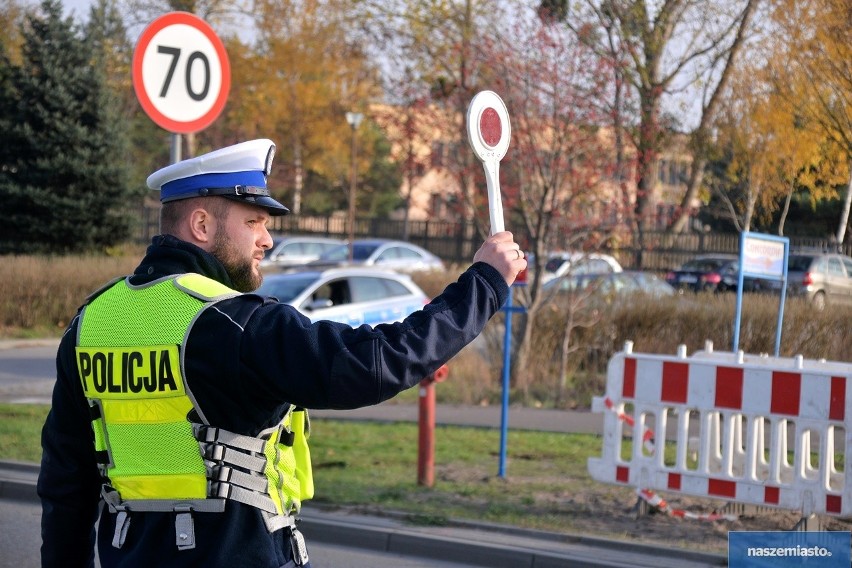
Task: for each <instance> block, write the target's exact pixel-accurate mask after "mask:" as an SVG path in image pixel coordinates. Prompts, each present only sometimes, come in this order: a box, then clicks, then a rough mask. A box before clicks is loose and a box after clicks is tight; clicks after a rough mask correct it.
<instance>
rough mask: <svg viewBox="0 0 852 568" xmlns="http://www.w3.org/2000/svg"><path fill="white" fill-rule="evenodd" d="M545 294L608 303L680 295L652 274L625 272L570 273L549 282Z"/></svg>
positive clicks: (543, 287)
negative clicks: (579, 296) (584, 296)
mask: <svg viewBox="0 0 852 568" xmlns="http://www.w3.org/2000/svg"><path fill="white" fill-rule="evenodd" d="M542 290H543V291H544V293H545V294H548V295H553V297H558V295H559V294H577V293H588V294H589V296H590V297H593V300H595V301H603V302H605V303H607V304H612V303H614V302H618V301H623V300H626V299H635V297H636V295H643V296H647V297H652V298H665V297H669V296H674V295H675V294H677V292H676V290H675V289H674V288H672V287H671V286H670V285H669V284H668V283H667V282H666V281H665V280H663V279H662V278H660V277H659V276H657V275H656V274H654V273H652V272H641V271H638V270H623V271H621V272H609V273H597V274H590V273H585V274H574V273H571V274H567V275H565V276H560V277H559V278H554V279H552V280H549V281H548V282H547V283H545V284H544V285H543V286H542Z"/></svg>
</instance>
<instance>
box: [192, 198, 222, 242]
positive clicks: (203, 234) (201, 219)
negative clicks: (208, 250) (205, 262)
mask: <svg viewBox="0 0 852 568" xmlns="http://www.w3.org/2000/svg"><path fill="white" fill-rule="evenodd" d="M188 221H189V232H190V235H191V236H192V240H193V242H194V243H195V244H197V245H198V246H200V247H201V248H204V245H205V244H209V243H211V242H213V233H214V232H215V229H216V227H215V226H214V224H215V220H214V219H213V216H212V215H211V214H210V213H209V212H208V211H207V210H206V209H204V208H203V207H198V208H196V209H193V210H192V213H190V214H189V220H188Z"/></svg>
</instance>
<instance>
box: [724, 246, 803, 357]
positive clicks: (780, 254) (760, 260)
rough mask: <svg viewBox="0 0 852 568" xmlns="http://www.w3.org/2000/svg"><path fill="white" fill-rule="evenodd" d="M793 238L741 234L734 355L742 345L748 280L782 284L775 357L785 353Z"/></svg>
mask: <svg viewBox="0 0 852 568" xmlns="http://www.w3.org/2000/svg"><path fill="white" fill-rule="evenodd" d="M789 255H790V239H788V238H787V237H776V236H773V235H762V234H760V233H750V232H748V231H745V232H743V233H741V234H740V262H739V276H738V280H737V312H736V318H735V319H736V321H735V322H734V346H733V350H734V352H737V351H738V350H739V346H740V321H741V316H742V307H743V284H744V282H745V279H746V277H749V278H755V279H762V280H768V281H775V282H780V284H781V285H780V288H781V300H780V303H779V304H778V324H777V329H776V331H775V356H776V357H778V355H779V352H780V351H781V325H782V323H783V322H784V302H785V300H786V298H787V258H788V257H789Z"/></svg>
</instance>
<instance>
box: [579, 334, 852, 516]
mask: <svg viewBox="0 0 852 568" xmlns="http://www.w3.org/2000/svg"><path fill="white" fill-rule="evenodd" d="M850 383H852V364H847V363H838V362H828V361H814V360H807V359H803V358H802V357H794V358H781V357H769V356H766V355H760V356H752V355H745V354H744V353H742V352H739V353H726V352H713V350H712V345H711V344H709V343H708V345H707V348H706V349H705V350H704V351H699V352H697V353H695V354H694V355H693V356H691V357H687V356H686V348H685V347H684V346H681V348H680V349H679V351H678V354H677V355H675V356H666V355H652V354H641V353H633V352H632V346H631V344H630V342H628V343H627V345H626V346H625V350H624V351H623V352H621V353H618V354H616V355H615V356H614V357H613V358H612V359H611V360H610V362H609V366H608V369H607V387H606V395H605V396H604V397H595V398H594V400H593V402H592V410H593V411H595V412H606V413H607V414H606V415H605V417H604V441H603V450H602V454H601V457H600V458H591V459H590V460H589V462H588V469H589V473H590V474H591V476H592V477H593V478H594V479H596V480H598V481H601V482H605V483H615V484H622V485H628V486H633V487H636V488H637V490H640V491H642V490H658V491H669V492H676V493H683V494H687V495H692V496H698V497H707V498H714V499H723V500H727V501H731V502H736V503H741V504H750V505H758V506H770V507H778V508H784V509H791V510H801V511H802V514H803V515H805V516H808V515H811V514H826V515H835V516H841V517H845V516H849V515H852V495H850V494H849V491H848V490H847V488H852V477H850V476H852V468H850V467H849V466H848V465H847V463H848V459H849V456H850V450H852V434H850V424H849V422H850V416H849V414H850V413H849V412H847V410H846V409H847V403H848V402H852V392H850Z"/></svg>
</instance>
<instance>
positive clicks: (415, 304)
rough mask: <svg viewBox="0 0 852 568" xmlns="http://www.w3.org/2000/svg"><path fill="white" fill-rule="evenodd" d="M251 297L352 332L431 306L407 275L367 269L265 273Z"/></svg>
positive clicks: (388, 321) (400, 317)
mask: <svg viewBox="0 0 852 568" xmlns="http://www.w3.org/2000/svg"><path fill="white" fill-rule="evenodd" d="M255 293H256V294H260V295H262V296H273V297H275V298H277V299H278V300H279V301H280V302H283V303H285V304H290V305H292V306H294V307H295V308H296V309H297V310H299V311H300V312H302V313H303V314H305V315H306V316H308V317H309V318H310V319H311V321H319V320H331V321H338V322H343V323H348V324H349V325H351V326H353V327H357V326H359V325H361V324H365V323H366V324H369V325H376V324H380V323H392V322H396V321H400V320H402V319H404V318H405V317H406V316H408V315H409V314H411V313H412V312H414V311H416V310H419V309H420V308H422V307H423V306H424V305H425V304H427V303H428V302H429V298H428V297H427V296H426V294H424V293H423V290H421V289H420V288H419V287H418V286H417V284H415V283H414V282H413V281H412V280H411V278H410V277H409V276H407V275H404V274H397V273H395V272H387V271H378V270H374V269H369V268H339V269H331V270H323V271H305V272H291V273H281V274H266V275H265V276H264V277H263V284H261V286H260V288H258V289H257V290H256V291H255Z"/></svg>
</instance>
